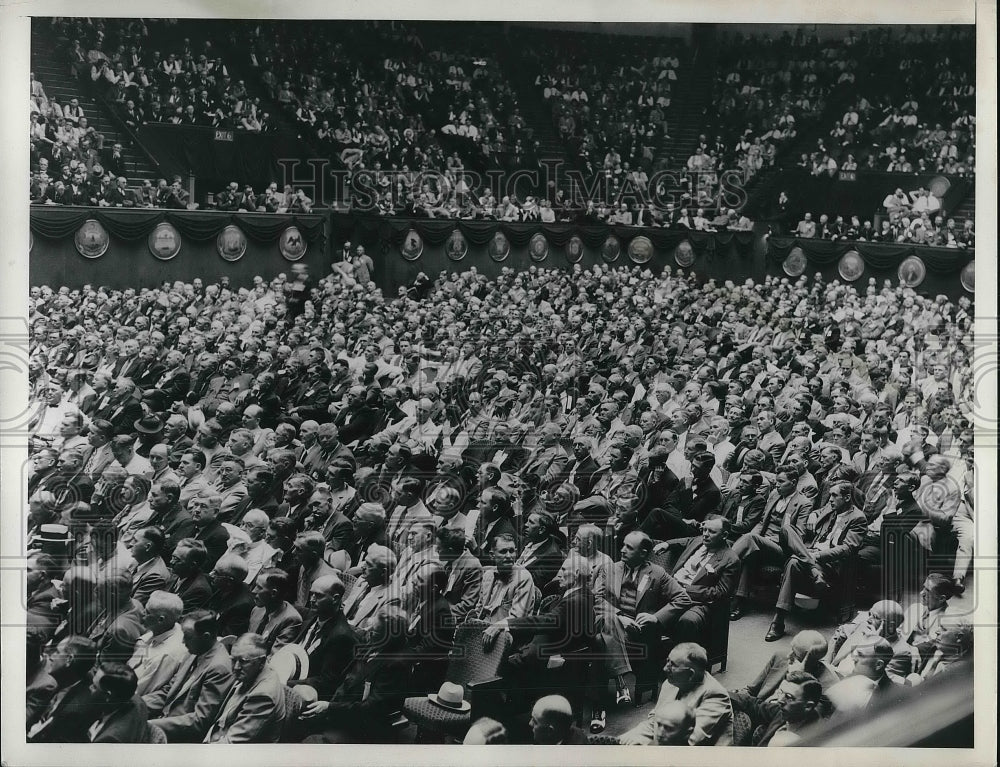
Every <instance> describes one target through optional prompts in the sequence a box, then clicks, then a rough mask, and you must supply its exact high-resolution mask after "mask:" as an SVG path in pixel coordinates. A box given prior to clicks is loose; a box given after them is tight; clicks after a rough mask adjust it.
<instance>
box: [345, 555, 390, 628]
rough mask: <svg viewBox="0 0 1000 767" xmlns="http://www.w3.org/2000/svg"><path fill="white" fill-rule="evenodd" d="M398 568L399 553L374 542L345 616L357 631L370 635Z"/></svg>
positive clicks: (349, 598) (355, 585) (346, 604)
mask: <svg viewBox="0 0 1000 767" xmlns="http://www.w3.org/2000/svg"><path fill="white" fill-rule="evenodd" d="M395 568H396V555H395V554H394V553H393V552H392V550H391V549H390V548H388V547H387V546H382V545H379V544H376V543H373V544H372V545H371V546H369V547H368V555H367V556H366V557H365V561H364V562H362V564H361V577H360V578H358V580H357V582H356V583H355V584H354V588H353V589H351V593H350V594H349V595H348V597H347V599H345V600H344V608H343V609H344V615H345V616H347V622H348V623H350V624H351V626H353V627H354V630H355V632H356V633H357V634H358V635H359V636H360V637H361V638H362V639H364V638H366V637H367V636H368V634H369V632H370V631H371V629H373V628H374V626H375V616H376V615H377V614H378V611H379V610H381V609H382V607H383V606H385V604H386V603H387V600H388V598H389V580H390V578H391V577H392V573H393V570H395Z"/></svg>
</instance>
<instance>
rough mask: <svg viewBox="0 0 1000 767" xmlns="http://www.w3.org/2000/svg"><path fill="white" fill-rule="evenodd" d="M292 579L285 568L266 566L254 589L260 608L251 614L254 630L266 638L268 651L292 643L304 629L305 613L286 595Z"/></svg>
mask: <svg viewBox="0 0 1000 767" xmlns="http://www.w3.org/2000/svg"><path fill="white" fill-rule="evenodd" d="M289 580H290V579H289V577H288V573H286V572H285V571H284V570H279V569H277V568H269V569H265V570H262V571H261V573H260V575H258V576H257V579H256V580H255V581H254V585H253V589H252V591H251V593H252V594H253V598H254V602H255V603H256V607H254V609H253V610H252V611H251V613H250V631H251V632H252V633H254V634H259V635H260V636H262V637H263V638H264V641H265V642H266V643H267V646H268V652H274V651H275V650H277V649H279V648H281V647H283V646H284V645H286V644H288V643H289V642H291V641H292V640H293V639H295V637H296V636H298V634H299V632H300V631H301V630H302V616H301V615H300V614H299V612H298V610H296V609H295V608H294V607H293V606H292V605H291V604H289V603H288V601H286V599H285V597H284V595H285V594H286V593H287V591H288V583H289Z"/></svg>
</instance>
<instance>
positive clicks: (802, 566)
mask: <svg viewBox="0 0 1000 767" xmlns="http://www.w3.org/2000/svg"><path fill="white" fill-rule="evenodd" d="M853 499H854V487H853V486H852V485H851V484H850V483H849V482H838V483H836V484H835V485H834V486H833V487H831V488H830V502H829V503H828V504H827V505H826V506H824V507H823V508H821V509H819V510H818V511H817V512H816V515H815V518H813V516H812V515H810V517H809V518H808V519H807V521H806V523H805V528H806V529H805V531H804V532H803V533H801V534H800V533H799V532H798V530H797V529H796V528H794V527H793V526H792V525H791V524H790V523H788V522H786V523H785V524H784V526H783V528H782V536H783V538H784V541H785V545H786V547H787V549H788V550H789V551H790V552H791V556H790V557H789V558H788V561H787V562H786V563H785V571H784V573H783V574H782V576H781V586H780V588H779V589H778V601H777V604H776V606H775V612H774V619H773V620H772V621H771V626H770V628H769V629H768V631H767V635H766V636H765V637H764V639H765V640H766V641H768V642H773V641H775V640H777V639H780V638H781V637H782V636H784V634H785V615H786V614H788V613H789V612H791V610H792V608H793V607H794V606H795V595H796V594H797V593H799V592H800V591H803V590H806V591H807V592H810V591H811V592H819V593H823V592H825V591H826V590H827V589H829V587H830V581H831V580H832V579H834V578H836V577H837V576H838V575H839V573H840V567H841V565H842V564H843V563H844V562H845V561H846V560H847V559H848V557H852V556H854V555H855V554H856V553H857V551H858V550H859V549H860V548H861V543H862V541H863V540H864V536H865V530H866V528H867V524H868V522H867V520H866V519H865V515H864V512H862V511H861V509H859V508H857V507H855V506H854V501H853Z"/></svg>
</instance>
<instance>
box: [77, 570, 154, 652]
mask: <svg viewBox="0 0 1000 767" xmlns="http://www.w3.org/2000/svg"><path fill="white" fill-rule="evenodd" d="M96 593H97V603H98V605H99V607H100V609H101V612H100V614H99V615H98V618H97V620H96V621H95V623H94V625H93V626H91V627H90V631H89V632H88V636H89V638H90V639H92V640H93V641H94V642H95V644H96V645H97V654H98V660H100V661H101V662H103V661H114V662H120V663H125V662H127V661H128V660H129V658H131V657H132V652H133V651H134V650H135V643H136V641H137V640H138V639H139V637H140V636H142V635H143V634H144V633H145V631H146V629H145V627H144V626H143V625H142V615H143V612H144V609H143V606H142V605H141V604H140V603H139V602H137V601H136V600H134V599H132V576H131V575H130V574H129V573H128V572H125V571H123V570H117V571H113V572H109V573H108V574H107V575H106V576H105V577H104V578H103V579H101V580H100V581H99V582H98V584H97V592H96Z"/></svg>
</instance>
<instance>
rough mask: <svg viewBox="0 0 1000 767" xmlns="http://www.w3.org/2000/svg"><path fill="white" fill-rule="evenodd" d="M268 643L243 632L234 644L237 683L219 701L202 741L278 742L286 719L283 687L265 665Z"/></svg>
mask: <svg viewBox="0 0 1000 767" xmlns="http://www.w3.org/2000/svg"><path fill="white" fill-rule="evenodd" d="M269 647H270V644H269V642H268V641H267V640H266V639H265V638H264V637H262V636H261V635H260V634H244V635H243V636H241V637H240V638H239V639H237V640H236V643H235V644H234V645H233V652H232V660H233V676H234V677H235V678H236V684H234V685H233V686H232V688H231V689H230V690H229V694H228V695H227V696H226V699H225V700H224V701H223V702H222V707H221V709H220V710H219V717H218V718H217V719H216V720H215V723H214V724H213V725H212V726H211V727H209V729H208V734H207V735H205V739H204V741H203V742H204V743H277V741H278V737H279V735H280V734H281V727H282V724H283V723H284V720H285V711H286V709H285V690H284V684H282V682H281V679H279V678H278V675H277V674H276V673H275V672H274V671H273V670H272V669H271V668H270V667H269V666H268V665H267V657H268V652H269Z"/></svg>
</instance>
